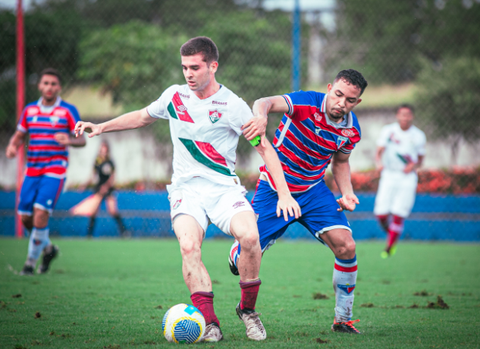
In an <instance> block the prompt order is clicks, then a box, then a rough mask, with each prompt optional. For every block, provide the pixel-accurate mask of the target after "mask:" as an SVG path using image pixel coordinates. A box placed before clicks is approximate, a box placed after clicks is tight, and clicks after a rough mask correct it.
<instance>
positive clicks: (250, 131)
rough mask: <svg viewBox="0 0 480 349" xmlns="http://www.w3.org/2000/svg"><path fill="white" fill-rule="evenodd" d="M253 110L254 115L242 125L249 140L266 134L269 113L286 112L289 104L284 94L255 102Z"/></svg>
mask: <svg viewBox="0 0 480 349" xmlns="http://www.w3.org/2000/svg"><path fill="white" fill-rule="evenodd" d="M252 111H253V116H254V117H253V118H251V119H250V120H248V122H247V123H246V124H245V125H243V126H242V130H243V135H244V136H245V138H246V139H247V140H248V141H251V140H252V139H254V138H255V137H257V136H263V135H264V134H265V132H266V129H267V121H268V113H286V112H288V104H287V102H286V101H285V99H284V98H283V97H282V96H272V97H264V98H260V99H257V100H256V101H255V103H253V108H252Z"/></svg>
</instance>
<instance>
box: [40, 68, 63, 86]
mask: <svg viewBox="0 0 480 349" xmlns="http://www.w3.org/2000/svg"><path fill="white" fill-rule="evenodd" d="M44 75H53V76H56V77H57V79H58V81H59V82H60V84H61V83H62V76H61V75H60V72H59V71H58V70H57V69H54V68H46V69H43V70H42V71H41V72H40V75H39V76H38V82H40V80H42V77H43V76H44Z"/></svg>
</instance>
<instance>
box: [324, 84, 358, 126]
mask: <svg viewBox="0 0 480 349" xmlns="http://www.w3.org/2000/svg"><path fill="white" fill-rule="evenodd" d="M327 91H328V92H327V93H328V97H327V114H328V116H329V117H330V119H332V121H334V122H340V121H341V120H342V119H343V116H344V115H345V114H348V113H350V112H351V111H352V109H353V108H354V107H355V106H356V105H357V104H358V103H360V102H361V101H362V100H361V99H360V93H361V90H360V88H359V87H357V86H355V85H352V84H350V83H348V82H347V81H346V80H342V79H340V80H338V81H337V82H335V83H334V84H333V85H332V84H328V87H327Z"/></svg>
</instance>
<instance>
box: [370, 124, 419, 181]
mask: <svg viewBox="0 0 480 349" xmlns="http://www.w3.org/2000/svg"><path fill="white" fill-rule="evenodd" d="M426 141H427V139H426V137H425V133H424V132H423V131H422V130H420V129H419V128H418V127H416V126H414V125H412V126H410V128H409V129H408V130H405V131H404V130H402V129H401V127H400V125H399V124H398V122H395V123H393V124H389V125H385V126H384V127H383V128H382V131H381V133H380V137H379V139H378V141H377V145H378V146H379V147H385V151H384V153H383V155H382V160H383V165H384V168H385V169H386V170H390V171H403V169H404V168H405V166H406V165H407V164H408V163H411V162H413V163H417V162H418V157H419V156H422V155H425V144H426Z"/></svg>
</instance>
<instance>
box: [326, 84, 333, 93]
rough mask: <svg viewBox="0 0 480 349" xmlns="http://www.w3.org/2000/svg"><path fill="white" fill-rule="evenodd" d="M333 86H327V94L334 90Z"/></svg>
mask: <svg viewBox="0 0 480 349" xmlns="http://www.w3.org/2000/svg"><path fill="white" fill-rule="evenodd" d="M332 87H333V86H332V84H328V85H327V93H330V91H331V90H332Z"/></svg>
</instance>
